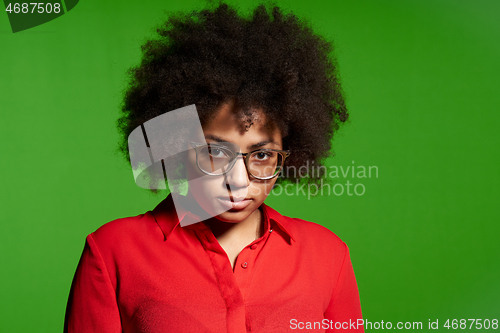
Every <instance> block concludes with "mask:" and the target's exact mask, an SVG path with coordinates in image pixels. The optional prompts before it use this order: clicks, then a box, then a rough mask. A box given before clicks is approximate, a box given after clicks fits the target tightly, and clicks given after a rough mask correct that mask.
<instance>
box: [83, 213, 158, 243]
mask: <svg viewBox="0 0 500 333" xmlns="http://www.w3.org/2000/svg"><path fill="white" fill-rule="evenodd" d="M155 236H157V238H158V239H162V237H163V235H162V233H161V230H160V229H159V227H158V224H157V223H156V220H155V218H154V216H153V215H152V214H151V212H150V211H148V212H146V213H144V214H140V215H137V216H131V217H125V218H120V219H116V220H113V221H110V222H108V223H106V224H104V225H102V226H101V227H99V228H98V229H97V230H96V231H94V232H93V233H91V234H90V235H88V236H87V241H88V242H89V243H91V242H93V243H94V245H95V246H97V247H98V248H99V249H102V250H105V251H106V250H120V249H121V250H124V249H127V248H130V247H131V246H133V245H134V244H137V242H141V241H143V240H145V239H146V240H147V239H150V238H154V237H155ZM90 245H92V244H90Z"/></svg>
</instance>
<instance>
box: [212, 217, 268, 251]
mask: <svg viewBox="0 0 500 333" xmlns="http://www.w3.org/2000/svg"><path fill="white" fill-rule="evenodd" d="M206 223H207V225H208V226H209V228H210V229H211V230H212V232H213V234H214V236H215V238H216V239H217V240H218V241H219V243H241V242H244V243H246V244H250V243H251V242H253V241H254V240H256V239H257V238H259V237H261V236H262V234H263V232H264V226H263V218H262V212H261V210H260V209H256V210H255V211H254V212H253V213H251V214H250V215H249V216H248V217H247V218H246V219H245V220H243V221H241V222H236V223H234V222H233V223H231V222H224V221H221V220H218V219H216V218H213V219H210V220H209V221H207V222H206Z"/></svg>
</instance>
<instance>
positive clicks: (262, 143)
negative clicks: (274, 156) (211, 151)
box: [205, 134, 278, 149]
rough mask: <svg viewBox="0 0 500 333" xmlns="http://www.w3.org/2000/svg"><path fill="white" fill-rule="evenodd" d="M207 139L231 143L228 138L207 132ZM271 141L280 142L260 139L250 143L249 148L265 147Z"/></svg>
mask: <svg viewBox="0 0 500 333" xmlns="http://www.w3.org/2000/svg"><path fill="white" fill-rule="evenodd" d="M205 139H210V140H214V141H216V142H221V143H222V142H229V143H231V142H230V141H228V140H224V139H222V138H220V137H218V136H215V135H213V134H207V135H205ZM269 143H274V144H278V143H277V142H275V141H271V140H263V141H260V142H257V143H254V144H253V145H250V146H248V147H247V148H249V149H251V148H260V147H263V146H265V145H267V144H269Z"/></svg>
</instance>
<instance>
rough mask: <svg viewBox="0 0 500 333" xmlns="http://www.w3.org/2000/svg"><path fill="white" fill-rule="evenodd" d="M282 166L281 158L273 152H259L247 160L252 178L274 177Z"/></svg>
mask: <svg viewBox="0 0 500 333" xmlns="http://www.w3.org/2000/svg"><path fill="white" fill-rule="evenodd" d="M282 165H283V156H282V155H281V154H280V153H278V152H275V151H269V150H259V151H256V152H253V153H252V154H251V155H250V157H249V159H248V171H249V172H250V174H251V175H252V176H254V177H258V178H270V177H273V176H274V175H276V174H277V173H278V172H279V171H280V169H281V166H282Z"/></svg>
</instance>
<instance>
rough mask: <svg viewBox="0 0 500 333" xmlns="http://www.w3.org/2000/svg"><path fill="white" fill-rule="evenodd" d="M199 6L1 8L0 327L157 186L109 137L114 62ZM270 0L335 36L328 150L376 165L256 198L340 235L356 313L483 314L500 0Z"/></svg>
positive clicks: (149, 201)
mask: <svg viewBox="0 0 500 333" xmlns="http://www.w3.org/2000/svg"><path fill="white" fill-rule="evenodd" d="M232 3H234V1H233V2H232ZM240 3H241V2H240ZM203 4H204V2H202V1H190V2H186V1H184V2H183V3H182V4H181V3H180V2H173V1H170V2H168V1H159V0H158V1H97V0H87V1H80V3H79V4H78V5H77V6H76V7H75V8H74V9H73V10H72V11H71V12H69V13H67V14H65V15H63V16H61V17H59V18H57V19H55V20H53V21H50V22H48V23H45V24H43V25H40V26H37V27H35V28H32V29H29V30H26V31H22V32H19V33H15V34H13V33H12V31H11V29H10V26H9V23H8V19H7V14H6V13H5V12H4V14H0V17H1V19H0V45H1V46H0V48H1V52H0V61H1V71H0V112H1V131H0V138H1V144H0V153H1V155H0V156H1V158H2V163H1V174H2V185H1V190H0V204H1V211H0V218H1V232H0V246H1V252H0V272H1V273H0V290H1V293H0V331H1V332H56V331H60V330H62V326H63V320H64V311H65V306H66V300H67V296H68V292H69V288H70V284H71V280H72V277H73V274H74V271H75V269H76V265H77V263H78V260H79V257H80V254H81V251H82V249H83V245H84V240H85V237H86V235H87V234H89V233H90V232H92V231H94V230H95V229H97V228H98V227H99V226H101V225H102V224H104V223H106V222H108V221H110V220H113V219H116V218H120V217H125V216H131V215H137V214H140V213H143V212H145V211H147V210H150V209H152V208H153V207H154V206H155V205H156V204H157V203H158V202H159V201H161V199H162V197H161V196H153V195H150V194H149V193H148V192H147V191H146V190H143V189H140V188H138V187H137V186H136V185H135V184H134V181H133V177H132V172H131V170H130V168H129V166H127V164H126V163H125V162H124V160H123V159H122V158H121V157H120V156H119V155H118V154H116V153H115V150H116V143H117V140H118V134H117V131H116V129H115V121H116V119H117V117H118V110H119V106H120V100H121V98H122V92H123V89H124V88H125V86H126V80H125V71H126V69H127V68H129V67H130V66H132V65H134V64H137V62H138V61H139V59H140V45H141V44H142V43H143V42H144V41H145V38H146V37H147V36H151V35H152V33H153V30H152V28H153V26H154V25H155V24H156V23H158V22H160V20H161V18H162V17H164V13H163V10H168V11H172V10H174V11H175V10H190V9H196V8H200V6H203ZM254 4H255V2H250V1H245V2H244V3H242V5H241V6H242V8H243V9H245V8H250V7H252V6H253V5H254ZM278 4H280V5H281V6H283V7H284V8H285V9H288V10H292V11H294V12H295V13H296V14H297V15H299V16H301V17H303V18H306V19H308V20H310V21H311V24H312V26H313V27H314V28H315V29H316V30H317V31H318V32H319V33H321V34H323V35H325V36H326V37H327V38H329V39H330V38H331V39H334V40H335V43H336V46H337V55H338V61H339V66H340V71H341V75H342V83H343V87H344V90H345V92H346V96H347V103H348V107H349V109H350V112H351V118H350V119H351V120H350V123H349V124H347V126H345V127H344V128H343V129H342V131H341V132H340V133H339V134H338V136H337V138H336V140H335V143H334V149H335V152H336V157H335V158H333V159H331V160H330V161H329V163H330V165H337V166H343V167H344V168H346V167H347V166H351V165H352V164H353V162H352V161H354V164H355V165H356V166H358V165H363V166H377V167H378V169H379V175H378V178H376V177H374V176H373V175H372V178H370V179H359V178H354V179H352V178H351V177H348V178H347V179H345V178H341V179H338V181H339V182H341V183H345V182H346V181H347V180H349V181H350V182H351V183H353V184H357V183H362V184H364V186H365V188H366V191H365V194H364V195H362V196H356V195H353V196H348V195H347V194H346V193H344V194H343V195H340V196H336V195H333V194H332V195H329V196H323V197H320V198H314V199H311V200H308V198H307V196H304V195H298V196H297V195H294V196H285V195H281V196H271V197H269V198H268V199H267V201H266V202H267V203H268V204H269V205H270V206H272V207H274V208H276V209H277V210H278V211H280V212H281V213H283V214H285V215H289V216H293V217H300V218H303V219H306V220H310V221H314V222H317V223H320V224H322V225H325V226H327V227H328V228H330V229H331V230H332V231H334V232H335V233H336V234H337V235H339V236H340V237H341V238H342V239H343V240H344V241H345V242H346V243H347V244H348V245H349V248H350V250H351V256H352V261H353V265H354V269H355V273H356V276H357V281H358V285H359V291H360V295H361V303H362V308H363V314H364V317H365V318H366V319H368V320H369V321H372V322H375V321H377V322H380V321H381V320H384V322H387V321H391V322H393V323H394V325H395V323H396V322H397V321H421V322H423V324H424V328H426V327H427V323H428V320H429V319H431V320H433V321H434V320H436V319H439V320H440V322H439V324H440V326H441V327H442V324H443V323H444V320H446V319H447V318H458V319H461V318H465V319H468V318H479V319H485V318H489V319H493V318H497V319H500V264H499V259H500V242H499V240H498V238H499V234H500V232H499V231H500V228H499V226H498V223H499V222H500V214H499V212H498V207H499V205H498V203H497V201H498V199H499V197H500V196H499V185H500V184H499V180H500V177H499V157H498V156H499V151H498V148H499V143H500V142H499V141H500V140H499V134H498V129H499V128H500V115H499V110H500V97H499V96H500V94H499V93H498V88H499V82H498V80H499V77H500V65H499V59H500V43H499V40H500V39H499V37H500V20H499V19H498V17H499V14H500V2H499V1H496V0H490V1H484V0H474V1H464V0H460V1H458V0H448V1H447V0H433V1H430V0H427V1H422V0H406V1H402V0H400V1H390V0H383V1H368V0H356V1H350V0H342V1H328V2H327V1H318V0H308V1H285V0H284V1H278Z"/></svg>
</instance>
